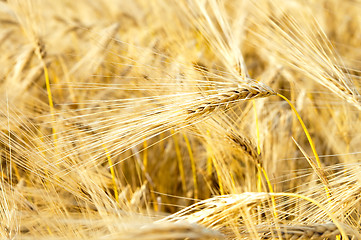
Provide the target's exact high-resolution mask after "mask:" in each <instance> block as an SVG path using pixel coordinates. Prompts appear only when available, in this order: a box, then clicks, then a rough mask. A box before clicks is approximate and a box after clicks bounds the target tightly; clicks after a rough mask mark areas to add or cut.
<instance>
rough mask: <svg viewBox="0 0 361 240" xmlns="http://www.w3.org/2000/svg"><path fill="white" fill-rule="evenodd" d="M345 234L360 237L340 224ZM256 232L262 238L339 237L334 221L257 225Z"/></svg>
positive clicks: (293, 239) (319, 238) (345, 225)
mask: <svg viewBox="0 0 361 240" xmlns="http://www.w3.org/2000/svg"><path fill="white" fill-rule="evenodd" d="M342 227H343V229H345V231H346V234H347V235H348V236H349V237H351V238H352V239H360V234H359V233H358V232H357V231H356V230H355V229H354V228H353V227H351V226H349V225H347V224H342ZM256 228H257V232H258V233H260V234H262V238H264V239H271V238H274V237H275V236H277V237H280V238H281V239H292V240H297V239H314V240H321V239H340V238H338V236H340V235H341V233H340V230H339V229H338V228H337V226H336V225H335V224H334V223H331V222H330V223H324V224H310V225H305V224H303V225H277V226H264V225H263V226H262V225H258V226H257V227H256Z"/></svg>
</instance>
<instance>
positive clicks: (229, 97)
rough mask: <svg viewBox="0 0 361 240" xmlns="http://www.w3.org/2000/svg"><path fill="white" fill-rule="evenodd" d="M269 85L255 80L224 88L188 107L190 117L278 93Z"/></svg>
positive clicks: (201, 115) (200, 115)
mask: <svg viewBox="0 0 361 240" xmlns="http://www.w3.org/2000/svg"><path fill="white" fill-rule="evenodd" d="M276 94H277V93H276V92H275V91H273V90H272V89H271V88H270V87H269V86H267V85H265V84H263V83H260V82H255V81H252V82H251V81H250V82H248V83H246V84H240V85H238V87H237V88H231V89H228V90H224V91H222V92H220V93H217V94H214V95H209V96H206V97H204V98H203V99H200V101H199V103H198V104H196V105H194V106H192V107H190V108H188V109H187V113H188V118H187V119H191V118H195V117H203V116H206V115H208V114H210V113H212V112H213V111H215V110H217V109H227V108H228V106H229V104H231V103H234V102H237V101H241V100H251V99H255V98H263V97H268V96H271V95H276Z"/></svg>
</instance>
